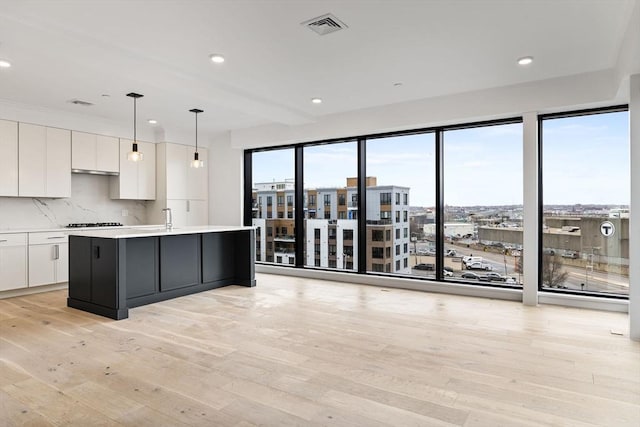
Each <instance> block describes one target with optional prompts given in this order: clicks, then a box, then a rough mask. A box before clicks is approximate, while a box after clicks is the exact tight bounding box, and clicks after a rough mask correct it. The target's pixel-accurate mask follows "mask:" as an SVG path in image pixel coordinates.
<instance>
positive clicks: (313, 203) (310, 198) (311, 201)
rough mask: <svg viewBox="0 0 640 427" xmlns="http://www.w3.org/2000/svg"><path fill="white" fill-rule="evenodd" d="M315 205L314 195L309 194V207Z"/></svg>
mask: <svg viewBox="0 0 640 427" xmlns="http://www.w3.org/2000/svg"><path fill="white" fill-rule="evenodd" d="M315 205H316V195H315V194H309V206H315Z"/></svg>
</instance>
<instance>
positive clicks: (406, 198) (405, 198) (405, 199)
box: [402, 193, 409, 205]
mask: <svg viewBox="0 0 640 427" xmlns="http://www.w3.org/2000/svg"><path fill="white" fill-rule="evenodd" d="M402 196H403V198H404V205H408V204H409V195H408V194H407V193H404V194H403V195H402Z"/></svg>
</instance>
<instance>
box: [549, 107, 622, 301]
mask: <svg viewBox="0 0 640 427" xmlns="http://www.w3.org/2000/svg"><path fill="white" fill-rule="evenodd" d="M628 121H629V116H628V112H627V111H626V107H625V108H616V109H610V110H595V111H587V112H581V113H578V114H573V115H570V114H564V115H549V116H544V117H543V118H542V120H541V126H540V128H541V133H540V134H541V151H542V177H543V180H542V183H543V185H542V204H543V209H542V232H541V235H542V248H541V254H540V256H541V271H540V284H541V288H542V289H543V290H554V291H559V292H573V293H575V292H579V293H583V292H584V293H590V294H614V295H627V294H628V293H629V200H630V199H629V198H630V188H629V183H630V175H629V130H628Z"/></svg>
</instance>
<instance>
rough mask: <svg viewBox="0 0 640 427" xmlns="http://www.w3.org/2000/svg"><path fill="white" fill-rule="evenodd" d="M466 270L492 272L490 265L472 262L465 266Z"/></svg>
mask: <svg viewBox="0 0 640 427" xmlns="http://www.w3.org/2000/svg"><path fill="white" fill-rule="evenodd" d="M467 270H485V271H489V270H493V267H491V264H488V263H486V262H481V261H474V262H470V263H468V264H467Z"/></svg>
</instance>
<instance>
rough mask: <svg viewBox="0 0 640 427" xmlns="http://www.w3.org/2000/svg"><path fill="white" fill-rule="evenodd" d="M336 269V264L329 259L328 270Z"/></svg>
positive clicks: (333, 260)
mask: <svg viewBox="0 0 640 427" xmlns="http://www.w3.org/2000/svg"><path fill="white" fill-rule="evenodd" d="M336 267H337V263H336V260H335V259H330V260H329V268H336Z"/></svg>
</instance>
